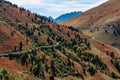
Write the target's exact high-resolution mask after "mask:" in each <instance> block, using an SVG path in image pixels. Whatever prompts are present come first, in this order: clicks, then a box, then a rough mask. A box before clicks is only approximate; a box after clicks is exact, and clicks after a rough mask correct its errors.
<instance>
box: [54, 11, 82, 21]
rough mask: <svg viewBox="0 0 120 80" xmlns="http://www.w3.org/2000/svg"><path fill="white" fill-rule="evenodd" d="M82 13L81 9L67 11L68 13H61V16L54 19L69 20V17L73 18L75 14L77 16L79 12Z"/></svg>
mask: <svg viewBox="0 0 120 80" xmlns="http://www.w3.org/2000/svg"><path fill="white" fill-rule="evenodd" d="M81 13H82V12H81V11H77V12H76V11H75V12H71V13H66V14H63V15H60V16H59V17H57V18H56V19H55V20H54V21H55V22H61V21H64V20H67V19H69V18H72V17H74V16H77V15H78V14H81Z"/></svg>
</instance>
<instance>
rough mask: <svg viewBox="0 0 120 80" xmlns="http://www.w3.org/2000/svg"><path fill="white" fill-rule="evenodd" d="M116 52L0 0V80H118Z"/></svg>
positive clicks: (78, 32) (118, 64)
mask: <svg viewBox="0 0 120 80" xmlns="http://www.w3.org/2000/svg"><path fill="white" fill-rule="evenodd" d="M118 53H119V50H118V49H116V48H114V47H112V46H110V45H108V44H105V43H103V42H101V41H99V40H96V39H94V38H93V37H90V36H88V35H86V34H84V33H83V32H82V31H79V30H78V29H75V28H73V27H68V26H65V25H64V26H63V25H59V24H57V23H54V22H53V21H51V20H49V19H48V18H46V17H44V16H41V15H38V14H34V13H31V12H30V11H29V10H26V9H24V8H20V7H18V6H17V5H15V4H12V3H10V2H8V1H4V0H2V1H0V80H19V79H22V80H61V79H64V80H67V79H68V80H88V79H91V80H96V79H100V80H113V79H118V80H119V79H120V55H119V54H118Z"/></svg>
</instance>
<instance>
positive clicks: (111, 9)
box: [60, 0, 120, 48]
mask: <svg viewBox="0 0 120 80" xmlns="http://www.w3.org/2000/svg"><path fill="white" fill-rule="evenodd" d="M119 7H120V1H119V0H109V1H107V2H105V3H103V4H102V5H100V6H97V7H95V8H93V9H90V10H88V11H86V12H84V13H83V14H81V15H78V16H76V17H74V18H71V19H68V20H66V21H63V22H60V24H63V25H69V26H74V27H75V28H79V29H84V30H86V31H85V33H86V34H89V35H90V36H93V37H95V38H96V39H99V40H101V41H103V42H105V43H108V44H111V45H113V46H116V47H118V48H120V41H119V40H120V37H119V36H120V33H119V32H120V27H119V26H120V24H119V23H120V8H119Z"/></svg>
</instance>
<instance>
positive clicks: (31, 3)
mask: <svg viewBox="0 0 120 80" xmlns="http://www.w3.org/2000/svg"><path fill="white" fill-rule="evenodd" d="M7 1H10V2H12V3H14V4H17V5H18V6H20V7H24V8H26V9H29V10H30V11H32V12H35V13H38V14H41V15H45V16H52V17H53V18H56V17H58V16H59V15H61V14H64V13H69V12H73V11H86V10H88V9H90V8H92V7H95V6H97V5H99V4H101V3H103V2H105V1H107V0H7Z"/></svg>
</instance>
